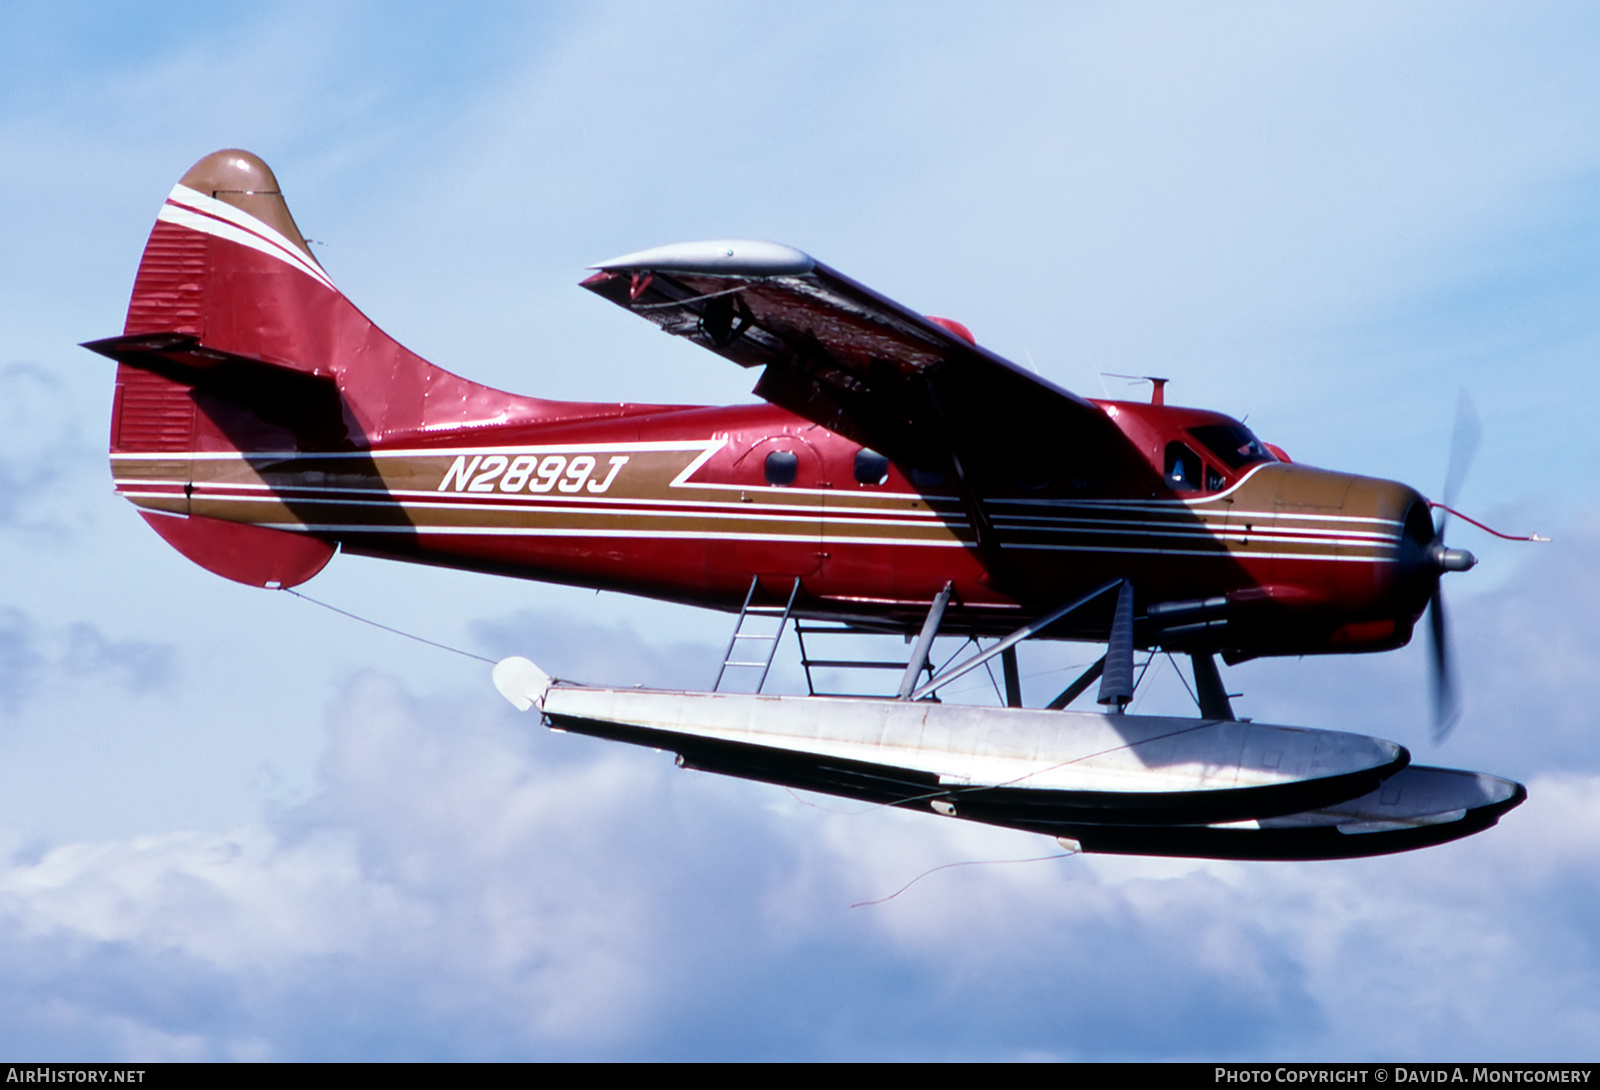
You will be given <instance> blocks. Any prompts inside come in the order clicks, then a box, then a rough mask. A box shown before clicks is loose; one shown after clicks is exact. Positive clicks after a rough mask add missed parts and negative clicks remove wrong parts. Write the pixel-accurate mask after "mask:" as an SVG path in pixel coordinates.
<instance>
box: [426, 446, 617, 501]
mask: <svg viewBox="0 0 1600 1090" xmlns="http://www.w3.org/2000/svg"><path fill="white" fill-rule="evenodd" d="M627 464H628V456H627V455H626V454H617V455H613V456H612V458H611V460H610V463H609V465H608V469H607V472H606V475H605V477H604V479H602V480H595V479H594V470H595V465H596V462H595V458H594V455H592V454H579V455H577V456H576V457H572V458H569V457H567V456H566V455H565V454H546V455H544V456H542V457H541V456H540V455H537V454H519V455H517V456H516V457H514V458H508V457H506V456H505V455H504V454H490V455H487V456H485V455H482V454H475V455H473V456H472V459H471V460H470V461H469V460H468V459H467V456H466V455H465V454H459V455H457V456H456V460H455V461H454V462H452V463H451V464H450V468H449V470H448V471H446V473H445V475H444V480H442V481H440V482H439V488H438V491H440V492H448V491H450V490H451V486H452V485H453V486H454V490H455V491H457V492H460V491H463V490H465V491H467V492H522V491H524V490H526V491H528V492H549V491H551V490H557V491H561V492H582V491H584V490H585V489H587V490H588V491H590V492H594V493H596V494H598V493H601V492H605V491H606V490H607V489H609V488H610V487H611V483H612V482H613V481H615V480H616V479H617V474H618V473H619V472H621V470H622V467H623V466H625V465H627Z"/></svg>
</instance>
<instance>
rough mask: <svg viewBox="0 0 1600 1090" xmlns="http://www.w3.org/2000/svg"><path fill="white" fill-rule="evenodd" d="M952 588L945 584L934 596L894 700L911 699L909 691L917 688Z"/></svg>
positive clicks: (950, 585)
mask: <svg viewBox="0 0 1600 1090" xmlns="http://www.w3.org/2000/svg"><path fill="white" fill-rule="evenodd" d="M954 586H955V584H954V583H953V582H947V583H945V585H944V589H943V590H941V591H940V592H939V593H938V594H936V595H935V596H934V599H933V605H932V606H930V607H928V619H927V620H925V621H923V622H922V632H921V634H920V635H918V636H917V646H916V647H915V648H914V649H913V650H912V652H911V661H910V662H908V663H906V673H905V676H904V677H902V678H901V679H900V691H899V692H898V693H897V694H896V695H895V699H897V700H910V699H911V690H913V689H915V688H916V687H917V675H918V674H920V673H922V668H923V667H924V666H925V665H927V662H928V653H929V652H930V651H932V650H933V638H934V637H935V636H937V635H938V634H939V623H940V622H941V621H943V620H944V607H945V606H947V605H949V604H950V591H951V589H952V588H953V587H954Z"/></svg>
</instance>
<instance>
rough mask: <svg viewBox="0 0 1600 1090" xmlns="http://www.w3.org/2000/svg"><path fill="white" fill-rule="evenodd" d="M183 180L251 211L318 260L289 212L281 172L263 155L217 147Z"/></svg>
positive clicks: (198, 189)
mask: <svg viewBox="0 0 1600 1090" xmlns="http://www.w3.org/2000/svg"><path fill="white" fill-rule="evenodd" d="M179 184H180V185H184V186H187V187H188V188H190V189H193V190H195V191H196V192H199V193H204V194H205V195H206V196H208V197H214V198H216V199H217V200H219V201H224V202H226V203H228V204H231V205H233V206H234V207H235V208H237V209H239V210H240V211H242V212H248V213H249V214H250V215H252V216H254V217H255V218H256V219H258V220H260V221H261V222H262V223H265V224H266V225H267V226H269V227H271V228H272V229H273V230H275V231H277V232H278V233H279V234H281V235H282V236H283V237H284V238H286V239H288V240H289V241H290V242H292V243H294V244H295V246H297V247H298V248H299V249H300V251H301V252H302V253H304V254H305V255H306V256H307V257H309V258H311V260H312V261H316V260H317V259H316V256H315V255H314V254H312V252H311V248H310V247H309V246H307V245H306V240H305V236H303V235H301V234H300V228H299V227H298V226H296V225H295V222H294V217H293V216H292V215H290V214H289V205H288V204H287V203H286V202H285V201H284V199H283V191H282V190H281V189H279V188H278V179H277V176H276V175H274V174H273V173H272V168H271V167H269V166H267V164H266V163H265V162H263V161H262V160H261V158H260V156H257V155H252V154H251V153H250V152H248V151H241V150H239V149H238V148H228V149H225V150H223V151H214V152H212V153H211V154H210V155H208V156H206V157H205V158H204V159H202V160H200V161H199V162H198V163H196V164H195V165H194V166H192V167H190V168H189V170H188V173H186V174H185V175H184V176H183V177H182V178H181V179H180V180H179ZM317 264H318V265H319V266H320V265H321V262H317Z"/></svg>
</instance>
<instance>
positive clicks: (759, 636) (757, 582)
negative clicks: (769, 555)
mask: <svg viewBox="0 0 1600 1090" xmlns="http://www.w3.org/2000/svg"><path fill="white" fill-rule="evenodd" d="M760 586H761V577H760V576H759V575H756V576H752V577H751V579H750V589H749V591H747V592H746V593H745V596H744V605H743V606H741V607H740V608H739V619H738V620H737V621H735V622H734V625H733V635H732V636H731V637H730V638H729V639H728V649H727V651H725V652H724V653H723V655H722V666H721V668H720V669H718V670H717V682H716V684H715V685H713V686H711V690H712V691H713V692H719V691H721V689H722V679H723V676H724V675H726V674H727V672H728V670H729V668H730V667H731V668H734V669H743V670H760V671H761V677H760V679H759V680H758V681H757V682H756V690H755V691H756V692H758V693H759V692H760V691H761V687H762V686H763V685H765V684H766V683H767V671H769V670H771V669H772V659H773V656H775V655H776V654H777V653H778V641H779V640H781V639H783V630H784V628H785V627H787V625H788V624H789V614H790V613H792V612H793V611H794V600H795V598H796V597H797V596H798V595H799V594H800V580H799V578H798V577H796V579H795V581H794V586H793V587H792V588H790V590H789V600H788V601H787V602H785V603H784V604H783V605H781V606H758V605H756V604H755V597H756V591H757V589H759V588H760ZM773 618H777V621H778V626H777V628H776V629H771V630H764V629H765V627H766V626H765V624H764V622H768V621H771V620H772V619H773ZM751 622H754V627H755V629H756V630H755V631H747V630H746V629H747V626H748V625H750V623H751ZM741 644H745V645H751V644H753V645H754V647H749V648H748V650H747V649H746V647H741V646H740V645H741ZM762 644H766V655H765V657H762V656H761V652H760V646H761V645H762ZM745 655H748V656H749V657H748V658H745V657H738V656H745Z"/></svg>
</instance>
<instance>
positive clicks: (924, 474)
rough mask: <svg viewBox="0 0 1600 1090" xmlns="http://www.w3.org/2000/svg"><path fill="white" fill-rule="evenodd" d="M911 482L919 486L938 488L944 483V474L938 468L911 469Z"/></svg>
mask: <svg viewBox="0 0 1600 1090" xmlns="http://www.w3.org/2000/svg"><path fill="white" fill-rule="evenodd" d="M911 483H912V484H914V485H916V486H917V487H918V488H938V487H939V486H940V485H942V484H944V474H943V473H941V472H940V471H939V470H937V469H916V468H913V469H912V470H911Z"/></svg>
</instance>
